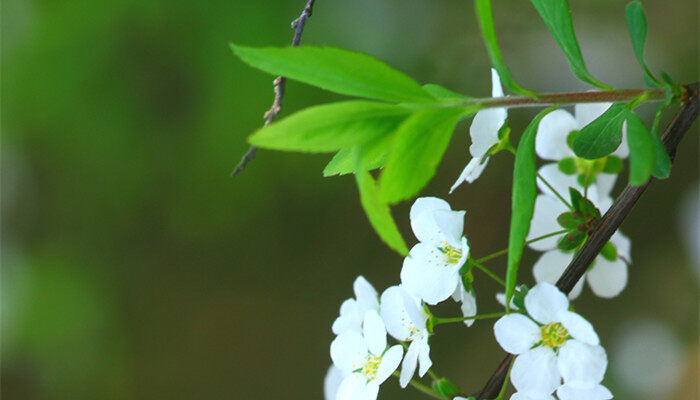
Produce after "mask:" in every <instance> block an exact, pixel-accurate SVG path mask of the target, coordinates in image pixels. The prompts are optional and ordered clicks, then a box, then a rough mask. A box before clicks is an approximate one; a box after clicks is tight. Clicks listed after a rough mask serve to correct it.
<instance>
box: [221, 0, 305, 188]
mask: <svg viewBox="0 0 700 400" xmlns="http://www.w3.org/2000/svg"><path fill="white" fill-rule="evenodd" d="M315 1H316V0H308V1H307V3H306V7H304V10H303V11H302V12H301V15H299V18H297V19H295V20H294V21H292V29H294V38H293V39H292V47H296V46H298V45H299V42H300V41H301V34H302V33H303V32H304V25H306V20H307V19H308V18H309V17H310V16H311V14H312V12H313V8H314V2H315ZM286 83H287V79H286V78H285V77H283V76H278V77H277V78H276V79H275V80H274V81H273V84H274V86H275V89H274V91H275V99H274V100H273V101H272V106H271V107H270V109H269V110H267V112H266V113H265V116H264V118H265V126H268V125H270V124H271V123H272V121H274V120H275V117H277V114H279V113H280V111H281V110H282V99H283V98H284V87H285V84H286ZM257 151H258V148H257V147H256V146H250V148H249V149H248V151H247V152H246V153H245V154H243V157H241V161H240V162H239V163H238V165H236V168H235V169H234V170H233V172H232V173H231V177H234V176H236V175H238V174H240V173H241V172H242V171H243V170H244V169H245V167H246V165H248V163H249V162H250V161H251V160H252V159H253V158H255V153H256V152H257Z"/></svg>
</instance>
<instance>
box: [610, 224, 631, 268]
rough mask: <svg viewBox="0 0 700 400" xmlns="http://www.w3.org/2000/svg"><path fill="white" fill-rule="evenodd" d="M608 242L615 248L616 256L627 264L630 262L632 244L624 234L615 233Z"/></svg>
mask: <svg viewBox="0 0 700 400" xmlns="http://www.w3.org/2000/svg"><path fill="white" fill-rule="evenodd" d="M610 241H611V242H612V243H613V244H614V245H615V247H617V255H618V256H619V257H622V258H624V259H625V260H627V262H630V263H631V262H632V242H631V241H630V238H628V237H627V236H626V235H625V234H624V233H622V232H620V231H615V233H613V235H612V237H611V238H610Z"/></svg>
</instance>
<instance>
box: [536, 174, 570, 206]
mask: <svg viewBox="0 0 700 400" xmlns="http://www.w3.org/2000/svg"><path fill="white" fill-rule="evenodd" d="M537 177H538V178H540V180H541V181H542V183H544V184H545V185H546V186H547V187H548V188H549V190H551V191H552V193H554V194H555V195H556V196H557V197H558V198H559V200H561V201H562V202H563V203H564V204H566V206H567V207H569V209H570V210H573V209H574V207H573V206H572V205H571V204H569V202H568V201H566V199H565V198H564V197H563V196H562V195H561V194H559V192H557V190H556V189H554V187H553V186H552V185H551V184H550V183H549V182H547V180H546V179H544V177H543V176H542V175H540V173H539V172H538V173H537Z"/></svg>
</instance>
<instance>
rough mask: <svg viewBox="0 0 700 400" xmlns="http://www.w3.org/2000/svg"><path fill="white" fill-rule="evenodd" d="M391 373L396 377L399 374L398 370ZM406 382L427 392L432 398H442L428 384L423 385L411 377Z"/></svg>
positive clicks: (420, 390)
mask: <svg viewBox="0 0 700 400" xmlns="http://www.w3.org/2000/svg"><path fill="white" fill-rule="evenodd" d="M392 375H394V376H395V377H397V378H398V377H399V376H400V374H399V371H394V373H393V374H392ZM408 384H409V385H411V386H413V387H414V388H415V389H417V390H418V391H419V392H423V393H425V394H427V395H428V396H430V397H432V398H434V399H442V396H440V395H439V394H437V393H435V391H434V390H433V389H431V388H430V387H428V386H426V385H424V384H422V383H420V382H418V381H416V380H415V379H411V381H410V382H408Z"/></svg>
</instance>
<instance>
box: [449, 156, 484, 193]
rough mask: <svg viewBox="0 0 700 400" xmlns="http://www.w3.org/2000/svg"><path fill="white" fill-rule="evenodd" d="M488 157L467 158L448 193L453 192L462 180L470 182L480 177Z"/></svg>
mask: <svg viewBox="0 0 700 400" xmlns="http://www.w3.org/2000/svg"><path fill="white" fill-rule="evenodd" d="M489 158H490V157H486V158H483V157H472V159H471V160H469V162H468V163H467V165H466V166H465V167H464V169H463V170H462V173H461V174H459V178H457V180H456V181H455V183H454V184H452V187H451V188H450V193H452V192H454V190H455V189H457V187H459V185H461V184H462V183H463V182H469V183H472V182H474V181H475V180H476V179H477V178H478V177H480V176H481V173H482V172H484V169H485V168H486V164H488V162H489Z"/></svg>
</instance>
